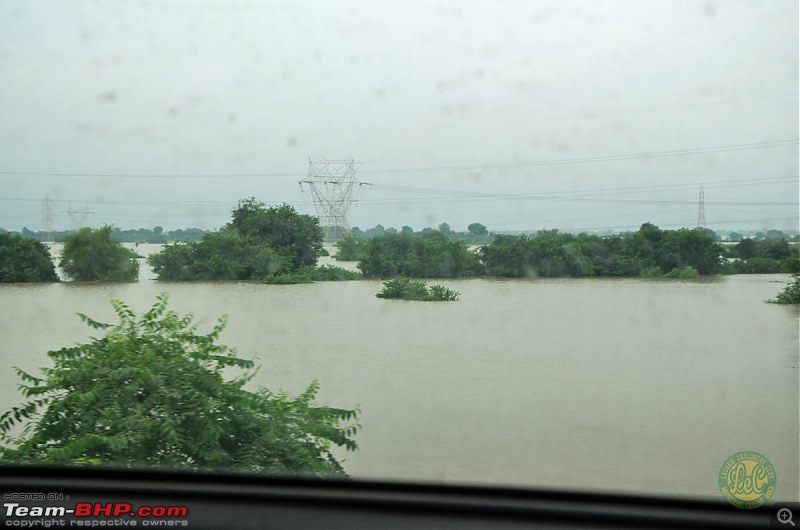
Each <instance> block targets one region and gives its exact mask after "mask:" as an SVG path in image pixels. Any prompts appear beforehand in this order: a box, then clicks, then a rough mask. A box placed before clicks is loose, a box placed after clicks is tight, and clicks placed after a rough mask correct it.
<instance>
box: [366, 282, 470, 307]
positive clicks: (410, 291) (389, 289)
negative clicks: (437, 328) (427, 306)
mask: <svg viewBox="0 0 800 530" xmlns="http://www.w3.org/2000/svg"><path fill="white" fill-rule="evenodd" d="M375 296H377V297H378V298H394V299H400V300H416V301H419V302H454V301H456V300H458V297H459V296H460V293H457V292H456V291H453V290H452V289H448V288H447V287H444V286H443V285H431V286H430V287H428V286H427V285H426V284H425V282H423V281H419V280H412V279H410V278H398V279H396V280H389V281H387V282H384V283H383V289H382V290H381V291H380V292H379V293H378V294H376V295H375Z"/></svg>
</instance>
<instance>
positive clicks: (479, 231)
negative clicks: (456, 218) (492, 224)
mask: <svg viewBox="0 0 800 530" xmlns="http://www.w3.org/2000/svg"><path fill="white" fill-rule="evenodd" d="M467 230H469V233H470V234H472V235H474V236H487V235H489V230H488V229H487V228H486V227H485V226H484V225H482V224H480V223H472V224H471V225H469V226H468V227H467Z"/></svg>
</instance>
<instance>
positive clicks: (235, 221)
mask: <svg viewBox="0 0 800 530" xmlns="http://www.w3.org/2000/svg"><path fill="white" fill-rule="evenodd" d="M228 227H229V228H231V229H233V230H235V231H236V232H237V233H238V234H239V235H241V236H242V237H244V238H246V239H249V240H250V241H252V242H253V243H254V244H256V245H261V246H265V247H269V248H271V249H273V250H274V251H275V252H277V253H278V254H280V255H281V256H283V257H284V258H285V259H286V266H287V269H286V270H285V271H283V272H291V271H293V270H295V269H299V268H300V267H305V266H309V265H316V264H317V259H318V258H319V255H320V252H321V251H322V238H323V236H322V229H321V228H320V226H319V219H317V218H316V217H312V216H310V215H304V214H299V213H297V211H296V210H295V209H294V208H293V207H292V206H290V205H288V204H282V205H280V206H273V207H270V208H268V207H267V206H266V205H265V204H264V203H263V202H260V201H257V200H256V199H255V198H254V197H251V198H249V199H244V200H241V201H239V204H238V205H237V206H236V208H234V209H233V211H232V212H231V221H230V223H228Z"/></svg>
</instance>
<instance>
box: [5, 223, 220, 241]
mask: <svg viewBox="0 0 800 530" xmlns="http://www.w3.org/2000/svg"><path fill="white" fill-rule="evenodd" d="M0 232H5V230H3V229H2V228H0ZM10 233H12V234H16V235H20V236H22V237H28V238H31V239H36V240H38V241H52V242H54V243H63V242H64V241H65V240H66V239H67V236H69V235H70V234H74V233H75V230H63V231H54V232H50V233H49V234H48V233H47V232H43V231H38V232H34V231H33V230H29V229H28V228H23V229H22V230H21V231H19V232H10ZM205 233H206V231H205V230H202V229H200V228H185V229H184V228H178V229H177V230H170V231H168V232H165V231H164V229H163V228H162V227H160V226H154V227H153V228H132V229H128V230H122V229H120V228H116V227H112V228H111V236H112V237H113V238H114V239H116V240H117V241H120V242H122V243H156V244H159V243H161V244H163V243H170V242H173V241H199V240H201V239H202V238H203V234H205Z"/></svg>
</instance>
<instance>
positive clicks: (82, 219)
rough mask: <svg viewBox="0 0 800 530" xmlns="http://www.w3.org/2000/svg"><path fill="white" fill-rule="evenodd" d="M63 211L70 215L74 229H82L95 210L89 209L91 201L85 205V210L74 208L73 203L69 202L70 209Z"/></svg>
mask: <svg viewBox="0 0 800 530" xmlns="http://www.w3.org/2000/svg"><path fill="white" fill-rule="evenodd" d="M63 213H65V214H67V215H69V220H70V222H71V223H72V229H73V230H80V229H81V228H83V227H84V226H86V220H87V219H88V218H89V214H90V213H94V212H93V211H91V210H89V203H88V202H87V203H86V205H85V206H84V207H83V210H75V209H73V208H72V203H69V210H66V211H65V212H63Z"/></svg>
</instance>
